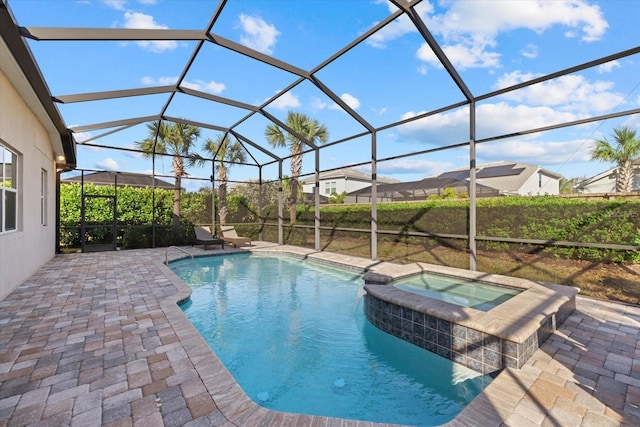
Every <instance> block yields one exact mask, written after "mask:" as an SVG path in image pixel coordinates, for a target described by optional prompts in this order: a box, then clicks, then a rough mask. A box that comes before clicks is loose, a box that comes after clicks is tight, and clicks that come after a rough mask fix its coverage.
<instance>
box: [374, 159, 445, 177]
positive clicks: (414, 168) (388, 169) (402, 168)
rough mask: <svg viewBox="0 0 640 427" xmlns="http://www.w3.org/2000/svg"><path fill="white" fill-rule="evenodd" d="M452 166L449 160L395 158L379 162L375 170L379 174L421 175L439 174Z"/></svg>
mask: <svg viewBox="0 0 640 427" xmlns="http://www.w3.org/2000/svg"><path fill="white" fill-rule="evenodd" d="M452 166H453V163H451V162H437V161H431V160H423V159H397V160H390V161H388V162H380V163H378V165H377V168H376V169H377V171H378V174H380V175H404V174H418V175H420V176H423V177H427V176H433V175H437V174H440V173H442V172H444V171H446V170H447V169H450V168H451V167H452Z"/></svg>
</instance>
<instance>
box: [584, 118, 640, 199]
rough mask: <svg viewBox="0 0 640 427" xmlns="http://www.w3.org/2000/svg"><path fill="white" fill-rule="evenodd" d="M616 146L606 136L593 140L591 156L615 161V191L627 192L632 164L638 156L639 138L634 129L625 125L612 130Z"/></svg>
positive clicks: (600, 159)
mask: <svg viewBox="0 0 640 427" xmlns="http://www.w3.org/2000/svg"><path fill="white" fill-rule="evenodd" d="M613 133H614V140H615V144H616V146H613V145H612V144H611V143H610V142H609V141H608V140H607V139H606V138H605V139H600V140H596V141H595V145H594V146H593V149H592V150H591V158H592V159H593V160H599V161H602V162H615V163H616V164H617V165H618V166H617V171H616V192H628V191H632V190H633V164H632V162H633V161H634V160H635V159H636V158H637V157H638V156H640V138H636V131H635V130H631V129H629V127H627V126H622V127H621V128H615V129H614V130H613Z"/></svg>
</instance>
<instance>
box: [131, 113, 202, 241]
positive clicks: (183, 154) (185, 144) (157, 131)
mask: <svg viewBox="0 0 640 427" xmlns="http://www.w3.org/2000/svg"><path fill="white" fill-rule="evenodd" d="M147 129H148V130H149V136H147V137H146V138H145V139H143V140H142V141H136V142H135V144H136V147H138V148H139V149H140V150H141V151H142V153H143V155H144V157H146V158H151V157H153V156H155V155H156V154H169V155H172V156H173V160H172V163H171V165H172V170H173V176H174V177H175V186H174V190H173V219H172V221H171V224H172V225H173V227H174V229H177V228H179V227H180V197H181V190H182V177H183V176H185V175H187V173H186V172H185V160H186V163H187V165H192V164H193V163H194V161H195V159H196V157H197V155H196V154H194V153H193V151H192V149H193V146H194V145H195V141H196V139H198V137H199V136H200V128H198V127H196V126H192V125H187V124H184V123H166V122H163V121H157V122H151V123H148V124H147Z"/></svg>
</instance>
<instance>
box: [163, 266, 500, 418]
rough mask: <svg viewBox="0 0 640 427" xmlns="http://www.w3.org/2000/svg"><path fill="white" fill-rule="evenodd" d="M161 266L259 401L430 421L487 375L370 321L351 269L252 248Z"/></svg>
mask: <svg viewBox="0 0 640 427" xmlns="http://www.w3.org/2000/svg"><path fill="white" fill-rule="evenodd" d="M171 268H172V269H173V270H174V272H175V273H176V274H177V275H178V276H179V277H180V278H182V280H184V281H185V282H186V283H188V284H189V285H190V286H191V287H192V289H193V293H192V296H191V298H190V300H189V302H187V303H186V304H183V305H182V308H183V311H184V312H185V314H186V315H187V317H188V318H189V319H190V320H191V322H192V323H193V324H194V325H195V327H196V328H197V329H198V331H199V332H200V334H201V335H202V336H203V337H204V339H205V340H206V341H207V343H208V344H209V345H210V346H211V347H212V349H213V350H214V351H215V352H216V354H217V355H218V357H219V358H220V359H221V361H222V362H223V363H224V364H225V366H226V367H227V369H229V371H230V372H231V374H232V375H233V376H234V378H235V379H236V381H237V382H238V383H239V384H240V386H241V387H242V388H243V389H244V391H245V392H246V393H247V395H248V396H249V397H251V398H252V399H253V400H254V401H255V402H256V403H258V404H260V405H262V406H264V407H266V408H269V409H273V410H278V411H284V412H295V413H305V414H313V415H324V416H332V417H339V418H348V419H357V420H366V421H376V422H384V423H397V424H407V425H424V426H428V425H438V424H442V423H444V422H447V421H449V420H451V419H452V418H454V417H455V415H457V414H458V412H459V411H460V410H461V409H462V408H463V407H464V406H465V405H466V404H467V403H469V402H470V401H471V400H472V399H473V398H474V397H475V396H476V395H477V394H478V393H479V392H480V391H481V390H482V389H483V388H484V387H485V386H486V385H487V384H488V383H489V382H490V381H491V378H490V377H488V376H483V375H480V374H479V373H477V372H475V371H472V370H470V369H468V368H466V367H463V366H461V365H458V364H455V363H453V362H451V361H450V360H447V359H445V358H443V357H440V356H438V355H436V354H433V353H431V352H429V351H426V350H424V349H421V348H419V347H417V346H415V345H412V344H410V343H408V342H405V341H403V340H401V339H399V338H396V337H393V336H391V335H389V334H387V333H385V332H382V331H381V330H379V329H378V328H376V327H374V326H373V325H371V324H370V323H369V322H368V321H367V320H366V319H365V317H364V313H363V302H362V301H363V294H362V283H363V282H362V275H361V274H360V273H359V272H356V271H349V270H347V269H337V268H333V267H329V266H325V265H320V264H318V263H314V262H308V261H303V260H301V259H296V258H293V257H282V256H279V257H270V256H258V255H255V254H254V255H249V254H241V255H233V256H224V257H222V256H211V257H204V258H195V260H193V261H191V260H182V261H178V262H174V263H171Z"/></svg>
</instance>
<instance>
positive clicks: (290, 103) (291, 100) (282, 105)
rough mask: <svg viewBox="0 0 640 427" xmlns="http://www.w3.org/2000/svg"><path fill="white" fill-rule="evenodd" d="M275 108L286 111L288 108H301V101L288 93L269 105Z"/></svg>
mask: <svg viewBox="0 0 640 427" xmlns="http://www.w3.org/2000/svg"><path fill="white" fill-rule="evenodd" d="M269 105H270V106H272V107H273V108H277V109H280V110H284V109H286V108H296V107H299V106H300V100H299V99H298V97H297V96H295V95H294V94H292V93H291V92H287V93H285V94H283V95H282V96H280V97H279V98H278V99H276V100H275V101H273V102H272V103H271V104H269Z"/></svg>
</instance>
